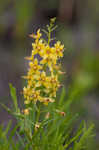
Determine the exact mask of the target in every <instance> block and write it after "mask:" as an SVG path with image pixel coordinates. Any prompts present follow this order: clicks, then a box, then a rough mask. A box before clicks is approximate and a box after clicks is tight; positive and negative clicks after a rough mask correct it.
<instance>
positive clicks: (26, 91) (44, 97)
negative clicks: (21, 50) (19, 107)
mask: <svg viewBox="0 0 99 150" xmlns="http://www.w3.org/2000/svg"><path fill="white" fill-rule="evenodd" d="M54 21H55V19H51V22H50V25H47V31H45V30H43V31H44V32H45V33H46V35H47V37H48V40H47V41H45V40H44V39H43V38H42V33H41V31H40V29H38V30H37V33H36V35H35V34H31V35H30V37H32V38H33V39H34V42H33V43H32V47H33V50H32V54H31V56H30V57H26V58H25V59H27V60H29V69H28V73H27V75H26V76H24V77H23V78H25V79H26V80H27V86H26V87H24V88H23V95H24V99H25V104H29V103H31V102H33V103H36V102H37V101H40V102H42V103H43V104H45V105H48V103H50V102H54V101H55V97H56V92H57V90H58V89H59V87H60V86H61V84H60V82H59V74H62V72H61V70H60V64H59V59H60V58H61V57H63V51H64V45H62V44H61V42H60V41H57V42H56V43H55V44H53V46H51V41H52V39H51V32H52V31H53V30H54V29H55V28H56V26H54Z"/></svg>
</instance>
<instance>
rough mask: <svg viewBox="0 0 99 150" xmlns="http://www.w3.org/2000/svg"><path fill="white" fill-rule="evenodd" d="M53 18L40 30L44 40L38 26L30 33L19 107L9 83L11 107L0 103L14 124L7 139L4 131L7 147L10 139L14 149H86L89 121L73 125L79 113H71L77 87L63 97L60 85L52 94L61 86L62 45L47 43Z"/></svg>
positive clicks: (90, 138) (49, 40)
mask: <svg viewBox="0 0 99 150" xmlns="http://www.w3.org/2000/svg"><path fill="white" fill-rule="evenodd" d="M54 22H55V18H53V19H51V22H50V25H47V31H45V30H43V32H44V33H45V34H46V35H47V37H48V40H47V41H45V40H44V39H43V38H41V35H42V34H41V32H40V29H39V30H38V31H37V34H36V35H35V34H32V35H30V36H31V37H32V38H34V39H35V40H34V43H33V44H32V46H33V50H32V54H31V56H30V57H26V59H27V60H29V61H30V62H29V70H28V73H27V75H26V76H23V78H25V79H26V80H27V85H26V86H25V87H24V88H23V92H22V93H23V96H24V99H25V100H24V108H23V110H21V109H20V108H19V107H18V103H17V96H16V90H15V88H14V87H13V86H12V85H11V84H10V92H11V97H12V100H13V110H12V109H11V110H10V109H9V108H7V107H6V106H5V105H2V106H3V107H4V108H5V109H6V110H7V111H8V112H9V113H11V114H12V115H14V116H15V118H16V119H17V125H16V127H15V128H14V129H13V132H11V133H10V141H9V138H8V140H7V138H6V134H4V138H5V139H4V141H5V142H6V141H7V143H8V149H13V146H14V144H12V143H15V144H16V147H14V149H16V150H18V149H20V150H22V149H24V150H88V143H90V142H91V140H92V138H93V136H94V134H93V128H94V125H93V124H91V125H90V126H89V127H87V126H86V123H85V122H84V121H82V122H81V124H80V125H79V127H77V128H76V126H77V120H78V119H79V114H72V113H71V111H70V106H71V104H72V103H73V102H74V101H75V99H74V96H75V95H77V94H78V93H77V91H76V90H74V91H72V92H71V95H70V96H69V97H68V98H67V97H66V92H65V87H63V88H62V90H61V94H60V98H58V97H59V96H57V95H56V92H57V90H58V88H59V87H61V84H60V81H59V78H60V74H64V72H62V71H61V69H60V68H61V67H60V66H61V65H60V58H61V57H63V50H64V45H61V43H60V41H58V42H56V43H55V44H54V46H51V41H52V40H53V39H52V38H51V32H52V31H53V30H54V29H56V26H54ZM74 128H75V129H74ZM8 129H9V126H8V128H7V130H8ZM1 132H2V130H1ZM2 133H3V132H2ZM5 133H7V132H6V131H5ZM1 135H2V134H1ZM13 136H15V137H14V140H13V138H12V137H13ZM1 138H2V136H1ZM12 141H13V142H12Z"/></svg>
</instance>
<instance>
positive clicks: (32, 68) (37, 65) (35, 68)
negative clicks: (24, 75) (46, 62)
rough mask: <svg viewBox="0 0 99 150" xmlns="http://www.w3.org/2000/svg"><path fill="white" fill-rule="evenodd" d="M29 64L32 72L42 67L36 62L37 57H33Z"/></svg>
mask: <svg viewBox="0 0 99 150" xmlns="http://www.w3.org/2000/svg"><path fill="white" fill-rule="evenodd" d="M29 66H30V69H31V71H32V72H36V71H39V70H41V69H42V67H41V66H40V65H39V64H38V60H37V58H35V59H34V61H33V62H30V63H29Z"/></svg>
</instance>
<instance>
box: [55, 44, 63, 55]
mask: <svg viewBox="0 0 99 150" xmlns="http://www.w3.org/2000/svg"><path fill="white" fill-rule="evenodd" d="M54 46H55V53H56V56H57V57H63V49H64V45H61V42H60V41H57V43H55V45H54Z"/></svg>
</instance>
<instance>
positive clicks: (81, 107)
mask: <svg viewBox="0 0 99 150" xmlns="http://www.w3.org/2000/svg"><path fill="white" fill-rule="evenodd" d="M52 17H56V18H57V22H56V23H57V24H58V29H57V30H56V32H55V33H54V34H55V36H56V39H59V40H61V41H62V43H64V45H65V52H64V58H63V60H62V63H63V70H64V71H66V75H64V76H63V81H64V83H65V86H66V88H67V89H66V91H67V95H69V94H70V93H72V91H74V98H75V104H73V106H72V110H71V111H73V112H79V113H80V114H81V117H82V119H85V120H86V121H93V122H94V123H95V126H96V139H95V147H96V150H99V143H98V140H99V127H98V124H99V50H98V49H99V1H98V0H94V1H93V0H83V1H81V0H54V1H53V0H42V1H39V0H21V1H16V0H1V1H0V101H1V102H3V103H4V104H7V105H8V106H10V105H11V100H10V99H11V98H10V96H9V83H10V82H11V83H12V84H13V85H14V86H16V88H17V94H18V95H19V104H20V101H21V100H20V91H22V86H23V81H22V79H21V76H22V75H24V74H26V71H27V66H28V64H27V62H26V61H25V60H24V57H25V56H29V55H30V54H31V49H32V47H31V43H32V40H31V39H30V38H29V36H28V35H29V34H30V33H32V32H34V33H35V32H36V30H37V28H45V25H46V24H48V22H49V19H50V18H52ZM75 93H78V94H75ZM77 99H78V100H79V101H76V100H77ZM10 118H11V116H9V115H8V114H7V112H5V110H3V109H2V108H1V107H0V123H4V125H6V124H7V122H8V120H9V119H10Z"/></svg>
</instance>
